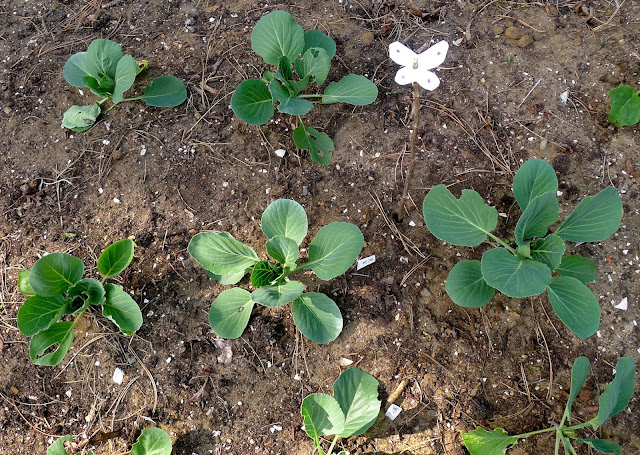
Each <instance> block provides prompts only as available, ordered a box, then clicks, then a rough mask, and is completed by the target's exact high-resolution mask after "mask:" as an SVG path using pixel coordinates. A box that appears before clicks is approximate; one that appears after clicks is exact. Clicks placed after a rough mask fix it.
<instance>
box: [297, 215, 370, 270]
mask: <svg viewBox="0 0 640 455" xmlns="http://www.w3.org/2000/svg"><path fill="white" fill-rule="evenodd" d="M363 246H364V236H363V235H362V232H360V229H358V226H356V225H355V224H351V223H345V222H341V221H334V222H333V223H329V224H327V225H326V226H323V227H322V228H320V230H319V231H318V233H317V234H316V236H315V238H314V239H313V240H312V241H311V243H310V244H309V262H307V263H306V264H303V265H302V266H300V268H303V269H312V270H313V271H314V272H316V275H317V276H318V278H320V279H321V280H325V281H329V280H331V279H333V278H335V277H337V276H340V275H342V274H343V273H344V272H346V271H347V270H348V269H349V267H351V265H352V264H353V263H354V262H355V260H356V259H357V258H358V255H359V254H360V251H361V250H362V247H363Z"/></svg>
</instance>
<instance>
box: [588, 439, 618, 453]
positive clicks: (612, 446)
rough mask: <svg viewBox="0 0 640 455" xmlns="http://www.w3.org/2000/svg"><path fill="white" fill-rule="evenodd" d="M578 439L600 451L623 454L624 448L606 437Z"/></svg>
mask: <svg viewBox="0 0 640 455" xmlns="http://www.w3.org/2000/svg"><path fill="white" fill-rule="evenodd" d="M577 441H578V442H583V443H585V444H587V445H590V446H591V447H593V448H594V449H596V450H597V451H598V452H602V453H616V454H618V455H622V449H621V448H620V446H619V445H618V444H616V443H615V442H611V441H607V440H606V439H592V438H577Z"/></svg>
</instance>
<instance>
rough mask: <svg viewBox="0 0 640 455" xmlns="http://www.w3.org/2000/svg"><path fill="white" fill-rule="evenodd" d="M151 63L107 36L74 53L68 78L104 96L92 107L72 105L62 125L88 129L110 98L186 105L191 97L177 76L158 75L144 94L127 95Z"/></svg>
mask: <svg viewBox="0 0 640 455" xmlns="http://www.w3.org/2000/svg"><path fill="white" fill-rule="evenodd" d="M148 65H149V63H148V62H147V61H146V60H143V61H141V62H136V60H135V59H134V58H133V57H132V56H130V55H125V54H124V53H123V52H122V48H121V47H120V45H119V44H118V43H116V42H114V41H110V40H106V39H96V40H93V41H92V42H91V44H89V47H88V49H87V51H86V52H78V53H77V54H73V55H72V56H71V58H69V60H67V63H65V65H64V69H63V71H62V74H63V75H64V78H65V79H66V81H67V82H68V83H69V84H71V85H73V86H74V87H80V88H85V87H87V88H89V90H91V91H92V92H93V93H95V94H96V95H98V96H99V97H101V98H102V99H101V100H100V101H97V102H96V103H94V104H90V105H88V106H72V107H71V108H70V109H69V110H67V112H65V113H64V116H63V117H62V126H64V127H65V128H69V129H70V130H72V131H86V130H88V129H89V128H91V127H92V126H93V125H94V123H95V122H96V119H97V118H98V116H99V115H100V106H101V105H102V104H103V103H104V102H105V101H107V100H111V101H112V102H113V104H114V105H116V104H117V103H120V102H122V101H135V100H143V101H145V102H146V103H147V104H148V105H149V106H156V107H172V106H177V105H179V104H182V103H183V102H184V100H186V99H187V89H186V88H185V86H184V82H182V81H181V80H180V79H178V78H177V77H175V76H161V77H158V78H156V79H154V80H152V81H151V84H150V85H149V86H147V87H146V88H145V89H144V94H142V95H141V96H137V97H134V98H125V97H124V93H125V92H126V91H127V90H129V89H130V88H131V86H132V85H133V82H134V81H135V79H136V77H137V76H138V74H140V72H141V71H142V70H143V69H145V68H146V67H147V66H148Z"/></svg>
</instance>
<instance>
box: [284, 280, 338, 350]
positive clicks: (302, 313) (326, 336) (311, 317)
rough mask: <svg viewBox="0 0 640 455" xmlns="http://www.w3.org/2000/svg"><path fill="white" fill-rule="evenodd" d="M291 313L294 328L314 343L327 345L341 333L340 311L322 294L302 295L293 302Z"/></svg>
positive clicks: (310, 293) (309, 293)
mask: <svg viewBox="0 0 640 455" xmlns="http://www.w3.org/2000/svg"><path fill="white" fill-rule="evenodd" d="M291 313H293V322H294V323H295V324H296V327H298V329H300V331H301V332H302V334H303V335H304V336H306V337H307V338H309V339H310V340H311V341H315V342H316V343H322V344H326V343H329V342H331V341H333V340H335V339H336V338H337V337H338V335H340V332H341V331H342V315H341V314H340V309H339V308H338V306H337V305H336V304H335V302H334V301H333V300H331V299H330V298H329V297H327V296H326V295H324V294H322V293H318V292H307V293H306V294H302V295H301V296H300V297H298V298H297V299H295V300H294V301H293V305H291Z"/></svg>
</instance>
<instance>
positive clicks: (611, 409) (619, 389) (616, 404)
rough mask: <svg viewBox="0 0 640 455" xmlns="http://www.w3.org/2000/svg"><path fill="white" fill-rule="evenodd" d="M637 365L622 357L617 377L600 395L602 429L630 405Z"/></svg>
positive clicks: (594, 427) (619, 360) (599, 418)
mask: <svg viewBox="0 0 640 455" xmlns="http://www.w3.org/2000/svg"><path fill="white" fill-rule="evenodd" d="M635 376H636V364H635V361H634V360H633V358H631V357H621V358H619V359H618V363H616V376H615V378H613V381H611V382H610V383H609V385H608V386H607V388H606V389H605V390H604V392H603V393H602V395H600V400H599V405H600V409H599V410H598V421H597V425H594V426H593V429H594V430H597V429H598V428H599V427H601V426H602V425H603V424H604V423H605V422H606V421H607V420H608V419H609V418H610V417H613V416H614V415H616V414H618V413H619V412H622V411H623V410H624V409H625V408H626V407H627V406H628V405H629V400H631V396H632V395H633V391H634V388H635Z"/></svg>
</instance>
